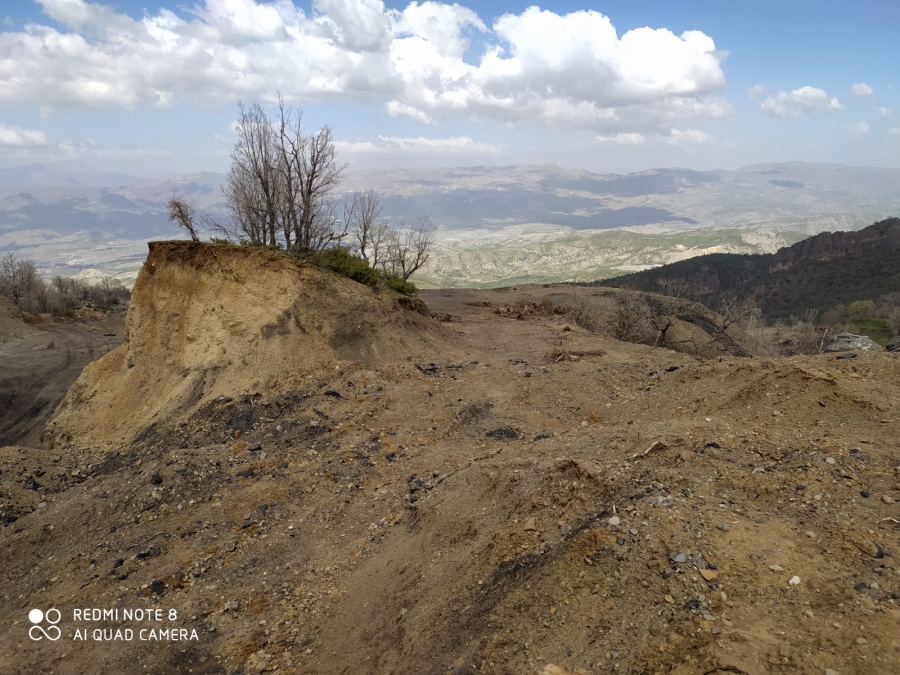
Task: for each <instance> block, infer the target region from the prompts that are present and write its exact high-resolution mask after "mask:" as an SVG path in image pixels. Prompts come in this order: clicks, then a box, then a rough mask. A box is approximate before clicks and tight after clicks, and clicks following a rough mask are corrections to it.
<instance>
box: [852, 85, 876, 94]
mask: <svg viewBox="0 0 900 675" xmlns="http://www.w3.org/2000/svg"><path fill="white" fill-rule="evenodd" d="M850 93H851V94H853V95H854V96H871V95H872V87H870V86H869V85H867V84H866V83H865V82H857V83H856V84H854V85H853V86H852V87H850Z"/></svg>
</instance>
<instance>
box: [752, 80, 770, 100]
mask: <svg viewBox="0 0 900 675" xmlns="http://www.w3.org/2000/svg"><path fill="white" fill-rule="evenodd" d="M764 93H766V88H765V87H764V86H763V85H762V84H759V83H757V84H754V85H753V86H752V87H747V96H749V97H750V98H752V99H757V98H759V97H760V96H762V95H763V94H764Z"/></svg>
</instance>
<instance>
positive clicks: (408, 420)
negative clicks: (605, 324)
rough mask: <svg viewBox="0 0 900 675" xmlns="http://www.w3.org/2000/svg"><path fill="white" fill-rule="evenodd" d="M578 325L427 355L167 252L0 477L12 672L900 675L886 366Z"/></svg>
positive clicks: (335, 283) (536, 296) (491, 302)
mask: <svg viewBox="0 0 900 675" xmlns="http://www.w3.org/2000/svg"><path fill="white" fill-rule="evenodd" d="M593 293H597V294H606V293H612V294H614V295H616V294H619V295H621V294H622V292H619V291H608V290H606V289H590V290H586V289H580V288H576V289H573V288H572V287H566V286H547V287H531V286H527V287H520V288H518V289H498V290H492V291H452V290H441V291H429V292H425V293H423V294H422V295H423V299H424V300H425V302H426V303H427V305H428V307H429V308H430V310H431V311H432V312H433V313H434V314H435V315H437V316H440V317H441V323H440V324H438V323H437V322H436V321H434V320H433V319H431V318H429V317H428V316H426V314H427V312H426V313H425V314H423V313H421V312H420V311H418V310H421V307H420V306H418V305H416V304H411V305H407V306H402V305H401V306H398V305H397V304H396V301H395V300H394V299H393V298H392V297H391V296H386V295H379V294H376V293H374V292H373V291H371V289H369V288H368V287H363V286H360V285H358V284H354V283H353V282H349V281H348V280H346V279H339V278H337V277H334V276H333V275H330V274H328V273H326V272H322V271H321V270H315V269H313V268H310V267H308V266H305V265H298V264H296V263H295V262H294V261H292V260H289V259H287V258H286V257H284V256H279V255H276V254H272V253H269V252H266V251H259V250H250V249H241V248H223V247H213V246H203V245H192V244H189V243H181V242H167V243H161V244H156V245H154V246H153V247H152V249H151V252H150V255H149V259H148V263H147V265H146V266H145V269H144V271H143V272H142V275H141V277H140V278H139V280H138V283H137V284H136V287H135V292H134V296H133V305H132V309H131V312H130V314H129V316H128V319H127V338H126V343H125V344H124V345H123V346H122V347H119V348H118V349H117V350H115V351H113V352H111V353H109V354H107V355H106V356H105V357H103V358H102V359H100V360H99V361H97V362H95V363H93V364H91V365H90V366H88V367H87V368H86V369H85V371H84V373H83V374H82V375H81V377H80V378H79V379H78V381H77V382H76V383H75V384H74V385H73V386H72V388H71V390H70V392H69V395H68V397H67V399H66V401H65V402H64V403H63V405H62V406H61V407H60V408H59V410H57V413H56V415H55V417H54V419H53V421H52V422H51V423H50V425H49V426H48V427H47V431H46V432H45V434H44V439H45V442H47V443H52V444H53V447H52V448H45V449H36V448H28V447H7V448H0V522H2V523H4V526H3V528H2V530H0V566H2V569H3V574H4V579H5V585H6V588H8V589H14V591H12V590H11V591H10V592H6V593H4V594H2V595H0V634H2V637H3V639H2V640H0V671H2V672H4V673H6V672H9V673H19V674H21V675H32V674H34V675H37V674H38V673H48V672H61V673H66V672H71V673H82V672H93V671H95V670H97V669H98V668H100V669H101V670H103V671H104V672H111V673H117V672H123V673H124V672H136V671H140V672H145V673H148V674H149V675H164V674H165V675H168V674H170V673H197V674H206V675H233V674H235V673H240V674H247V675H248V674H249V673H282V674H293V673H297V674H300V673H302V674H303V675H347V674H349V673H367V674H371V675H447V674H448V673H449V674H451V675H474V674H475V673H488V674H490V675H508V674H511V673H516V674H519V673H525V674H527V675H563V674H565V675H573V674H577V675H584V673H589V674H591V675H600V674H601V673H611V672H621V673H659V674H661V675H662V674H671V675H696V673H709V674H710V675H712V674H717V675H724V674H725V673H742V674H744V675H771V674H781V675H822V673H823V672H828V671H829V670H830V671H833V672H837V673H841V674H842V675H851V674H865V675H895V674H896V673H897V672H898V671H900V637H898V636H900V610H898V607H897V601H898V600H900V566H898V564H897V562H896V556H897V552H898V551H900V527H898V519H900V514H898V510H897V509H898V507H897V505H898V503H900V469H898V468H897V452H898V446H897V439H896V433H895V431H894V428H895V426H896V419H897V415H898V412H900V410H898V405H900V404H898V401H900V385H898V382H900V361H898V358H900V355H898V354H891V353H887V352H881V353H873V352H866V353H860V354H859V355H857V357H856V358H840V357H838V356H836V355H829V354H821V355H817V356H801V357H792V358H747V357H744V356H734V355H732V354H733V353H737V350H734V351H733V352H732V353H729V352H727V351H725V350H722V349H719V350H717V351H714V352H712V353H711V354H710V356H713V358H702V357H700V356H697V355H693V354H686V353H677V352H675V351H672V350H670V349H668V348H659V347H656V348H654V347H651V346H646V345H635V344H630V343H625V342H618V341H616V340H613V339H611V338H609V337H604V336H603V335H600V334H598V333H592V332H588V331H586V330H583V329H582V328H580V327H579V325H578V324H575V323H574V322H573V321H571V320H570V319H569V317H568V316H567V314H568V313H569V312H570V311H573V310H574V309H575V308H577V307H578V305H579V302H580V300H581V299H582V298H583V297H584V295H585V294H590V295H591V297H593V295H592V294H593ZM598 297H599V296H598ZM669 305H670V307H671V308H670V309H666V311H667V312H669V311H671V312H673V313H674V314H675V315H677V316H680V317H685V318H691V316H693V317H695V318H694V320H695V321H697V322H698V323H702V322H705V321H709V322H713V321H714V317H712V316H709V314H707V313H706V312H694V313H693V314H691V309H690V306H689V303H669ZM680 320H684V319H680ZM694 325H695V326H696V325H697V324H694ZM711 330H713V332H717V331H716V329H711ZM36 608H40V609H43V610H48V609H49V608H56V609H58V610H59V612H60V621H59V626H58V628H59V630H60V639H59V641H56V642H52V643H51V642H49V641H42V642H35V641H32V640H29V637H28V636H29V630H30V628H31V627H32V623H33V621H34V620H33V619H30V615H31V614H32V612H31V610H33V609H36ZM82 608H99V609H104V608H119V609H123V610H124V609H126V608H128V609H134V608H142V609H146V610H154V611H155V610H159V612H160V617H162V618H160V619H155V618H154V619H146V618H125V617H124V616H123V615H120V616H119V617H118V618H114V619H106V620H97V619H94V618H92V617H87V618H85V617H84V616H83V615H80V616H76V614H75V613H74V612H75V610H76V609H79V610H80V609H82ZM36 625H37V624H36ZM41 625H42V627H46V625H47V624H46V622H43V618H42V624H41ZM104 629H105V630H107V631H109V633H108V635H109V636H110V638H109V639H106V638H105V637H104V635H106V633H104V632H103V631H104ZM117 629H119V630H121V631H123V635H127V634H125V633H124V631H127V630H132V631H134V633H133V638H132V639H127V638H123V639H114V638H115V633H114V632H113V631H115V630H117ZM162 630H166V631H175V635H176V637H177V639H176V640H173V639H171V637H168V636H169V635H170V633H167V634H166V636H167V637H164V638H163V639H160V637H159V636H160V634H161V631H162ZM76 631H80V633H81V635H86V636H87V637H86V638H85V639H78V637H77V635H78V633H76ZM95 631H99V633H95ZM141 631H143V632H141ZM150 631H154V632H153V635H154V636H155V637H154V638H153V639H151V640H149V641H148V640H147V638H146V636H149V635H150V634H151V633H150ZM181 631H183V632H181ZM95 635H99V636H100V637H99V638H96V637H94V636H95ZM140 636H145V637H143V638H141V637H140Z"/></svg>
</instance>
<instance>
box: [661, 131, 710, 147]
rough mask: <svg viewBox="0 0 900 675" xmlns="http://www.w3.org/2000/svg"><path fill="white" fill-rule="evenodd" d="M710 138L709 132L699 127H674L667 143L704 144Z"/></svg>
mask: <svg viewBox="0 0 900 675" xmlns="http://www.w3.org/2000/svg"><path fill="white" fill-rule="evenodd" d="M708 140H709V134H707V133H706V132H703V131H698V130H697V129H672V131H671V134H670V135H669V137H668V139H666V143H668V144H669V145H702V144H703V143H706V142H707V141H708Z"/></svg>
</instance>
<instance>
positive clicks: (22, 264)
mask: <svg viewBox="0 0 900 675" xmlns="http://www.w3.org/2000/svg"><path fill="white" fill-rule="evenodd" d="M38 281H40V279H39V278H38V275H37V268H36V267H35V265H34V263H33V262H31V261H30V260H19V259H18V258H17V257H16V254H15V253H13V252H12V251H10V252H9V253H7V254H6V255H5V256H3V258H0V293H3V295H5V296H7V297H8V298H9V299H10V300H12V301H13V302H14V303H15V304H16V307H18V308H19V309H22V307H23V305H24V303H25V300H26V298H27V297H28V296H29V294H30V293H31V291H32V289H33V288H34V287H35V285H36V284H37V282H38Z"/></svg>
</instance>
